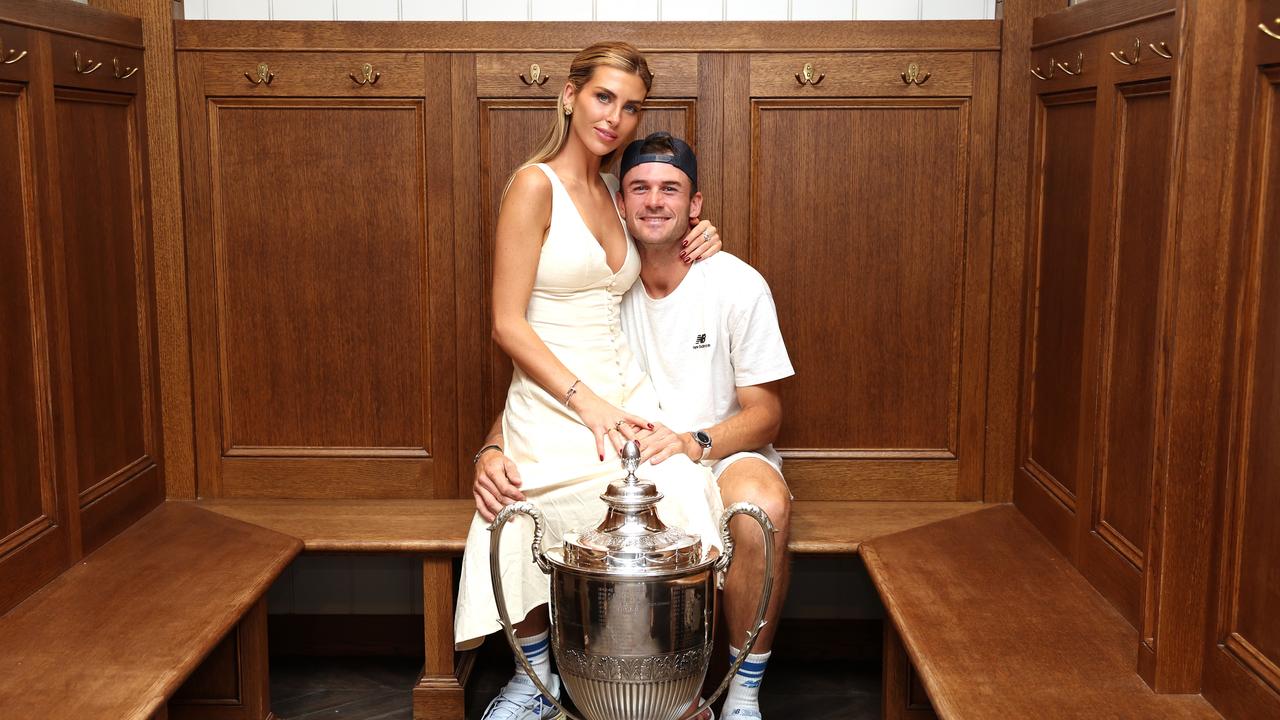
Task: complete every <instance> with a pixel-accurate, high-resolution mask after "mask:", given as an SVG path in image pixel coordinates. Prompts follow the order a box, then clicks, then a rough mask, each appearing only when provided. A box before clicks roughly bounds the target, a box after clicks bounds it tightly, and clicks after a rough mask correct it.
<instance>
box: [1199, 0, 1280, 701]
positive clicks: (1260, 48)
mask: <svg viewBox="0 0 1280 720" xmlns="http://www.w3.org/2000/svg"><path fill="white" fill-rule="evenodd" d="M1271 5H1272V7H1268V3H1256V2H1255V3H1250V7H1249V9H1250V11H1252V12H1251V14H1249V15H1246V17H1249V18H1250V19H1253V18H1261V19H1263V21H1264V24H1265V23H1266V21H1267V20H1269V19H1271V18H1272V17H1274V16H1276V15H1280V11H1277V9H1276V8H1275V7H1274V4H1271ZM1264 12H1265V13H1266V15H1263V13H1264ZM1265 26H1266V27H1269V28H1270V29H1272V30H1273V31H1276V32H1280V22H1275V23H1270V24H1265ZM1253 35H1254V36H1256V37H1251V38H1250V39H1249V40H1248V41H1247V43H1246V69H1247V71H1248V75H1247V77H1249V80H1250V81H1251V82H1250V84H1249V85H1246V88H1245V89H1246V102H1249V105H1246V108H1247V109H1248V112H1249V113H1250V116H1249V118H1248V127H1249V132H1248V135H1246V140H1247V141H1246V143H1245V144H1244V146H1243V147H1245V148H1247V149H1248V150H1249V153H1248V154H1249V155H1250V156H1251V158H1252V160H1251V162H1249V164H1248V165H1247V170H1246V174H1245V175H1244V177H1245V181H1244V182H1243V183H1242V187H1243V188H1247V189H1248V190H1249V191H1250V192H1249V193H1248V197H1247V200H1246V201H1245V207H1246V210H1245V213H1244V222H1243V225H1244V228H1245V232H1244V250H1245V262H1244V272H1243V273H1242V279H1243V291H1244V292H1243V308H1242V310H1243V311H1242V313H1241V322H1240V324H1239V326H1238V327H1239V336H1238V342H1239V358H1240V360H1239V362H1240V369H1239V373H1238V375H1237V380H1236V383H1235V385H1234V387H1233V388H1232V395H1233V398H1234V403H1233V404H1234V418H1233V428H1234V431H1233V438H1232V443H1231V448H1232V452H1231V457H1232V464H1231V467H1230V469H1229V475H1228V483H1227V492H1226V498H1225V503H1224V511H1225V512H1224V518H1223V519H1224V522H1223V527H1222V540H1221V543H1222V554H1221V559H1220V560H1219V572H1218V578H1217V583H1216V586H1217V587H1216V588H1215V606H1216V608H1217V612H1216V617H1215V618H1214V622H1213V626H1212V627H1213V635H1212V638H1211V641H1210V643H1209V648H1208V651H1209V653H1208V654H1209V657H1208V659H1207V663H1206V672H1205V680H1204V693H1205V696H1206V697H1208V698H1209V699H1210V700H1211V701H1212V702H1214V703H1215V704H1216V705H1218V706H1219V707H1220V708H1222V709H1223V714H1224V715H1226V716H1227V717H1229V718H1232V719H1233V720H1234V719H1237V718H1239V719H1243V718H1247V717H1264V716H1273V715H1276V714H1278V713H1280V625H1277V623H1276V622H1275V618H1276V616H1277V613H1280V576H1278V575H1277V573H1276V568H1277V567H1280V528H1278V527H1277V524H1276V522H1275V518H1276V514H1277V513H1278V512H1280V484H1278V483H1277V482H1276V481H1275V479H1276V477H1277V475H1280V446H1277V443H1276V440H1275V438H1276V435H1277V433H1280V310H1278V309H1277V308H1280V241H1278V240H1277V239H1278V238H1280V62H1278V61H1280V40H1275V39H1273V38H1271V37H1269V36H1266V35H1264V34H1262V33H1261V32H1257V33H1253Z"/></svg>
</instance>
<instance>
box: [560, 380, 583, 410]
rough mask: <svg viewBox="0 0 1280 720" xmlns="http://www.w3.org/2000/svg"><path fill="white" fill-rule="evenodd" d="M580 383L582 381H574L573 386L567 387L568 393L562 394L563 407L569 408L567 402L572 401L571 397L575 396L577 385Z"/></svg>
mask: <svg viewBox="0 0 1280 720" xmlns="http://www.w3.org/2000/svg"><path fill="white" fill-rule="evenodd" d="M580 382H582V381H581V380H574V381H573V384H572V385H570V386H569V391H568V392H566V393H565V394H564V406H565V407H569V401H570V400H572V399H573V396H574V395H577V394H578V383H580Z"/></svg>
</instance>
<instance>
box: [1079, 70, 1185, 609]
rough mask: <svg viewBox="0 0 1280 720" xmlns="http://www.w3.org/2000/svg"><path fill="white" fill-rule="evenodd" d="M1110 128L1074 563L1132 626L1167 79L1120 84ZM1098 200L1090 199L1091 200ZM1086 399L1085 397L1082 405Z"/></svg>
mask: <svg viewBox="0 0 1280 720" xmlns="http://www.w3.org/2000/svg"><path fill="white" fill-rule="evenodd" d="M1109 100H1110V104H1109V107H1110V108H1112V115H1113V119H1112V121H1111V123H1110V124H1111V125H1112V126H1113V130H1112V131H1111V132H1109V133H1107V135H1106V137H1104V138H1100V139H1099V140H1100V142H1101V143H1102V145H1103V148H1104V150H1105V152H1107V154H1108V155H1110V156H1112V158H1113V167H1111V168H1107V169H1106V170H1107V175H1108V177H1107V180H1106V181H1105V182H1103V183H1102V187H1101V188H1099V191H1100V192H1102V193H1104V194H1105V196H1106V197H1105V198H1104V199H1103V200H1101V202H1103V204H1104V206H1105V208H1106V211H1105V212H1103V213H1102V215H1103V219H1104V220H1105V221H1106V222H1105V225H1106V229H1105V240H1104V241H1103V242H1102V243H1100V244H1099V247H1098V249H1097V252H1098V255H1100V258H1099V263H1098V264H1099V265H1101V269H1100V270H1099V271H1098V272H1097V275H1098V276H1099V280H1098V281H1097V282H1096V286H1097V287H1096V288H1094V289H1093V291H1092V294H1093V295H1096V296H1098V301H1097V304H1096V306H1095V310H1094V312H1093V314H1094V315H1098V316H1100V317H1101V320H1100V322H1097V323H1095V322H1093V321H1090V322H1089V326H1090V327H1094V326H1100V327H1101V330H1100V332H1101V337H1100V338H1099V340H1100V347H1099V350H1098V351H1097V353H1096V355H1097V356H1098V363H1097V366H1096V371H1095V370H1092V369H1091V370H1090V372H1096V379H1091V380H1089V382H1090V383H1092V384H1093V386H1094V391H1096V393H1097V397H1098V401H1097V406H1098V411H1097V417H1096V418H1093V419H1086V421H1085V422H1084V424H1083V427H1084V428H1085V434H1086V437H1087V438H1088V447H1084V448H1081V456H1082V457H1083V458H1086V459H1088V460H1087V463H1086V465H1087V467H1084V468H1082V470H1083V471H1084V472H1086V473H1088V474H1089V475H1090V477H1088V478H1087V479H1086V488H1088V491H1087V494H1088V497H1089V499H1088V503H1087V507H1088V512H1086V513H1083V514H1082V515H1081V517H1080V523H1079V532H1080V533H1081V537H1082V540H1081V542H1082V545H1081V550H1080V558H1079V565H1080V568H1081V571H1082V572H1084V574H1085V575H1086V577H1088V578H1089V579H1090V580H1091V581H1092V582H1093V583H1094V585H1095V587H1097V588H1098V589H1099V590H1100V591H1101V592H1102V593H1103V595H1105V596H1106V597H1107V598H1108V599H1110V600H1111V601H1112V602H1113V603H1114V604H1115V605H1116V606H1117V607H1118V608H1119V609H1120V610H1121V612H1122V614H1124V615H1125V617H1126V618H1128V619H1129V621H1130V622H1131V623H1133V624H1134V625H1135V626H1136V625H1137V624H1138V623H1139V619H1138V616H1139V612H1140V611H1139V605H1140V595H1141V572H1142V568H1143V567H1144V565H1145V562H1146V556H1147V554H1148V552H1149V550H1150V544H1149V542H1148V539H1149V524H1150V522H1151V516H1152V512H1153V505H1152V486H1153V484H1154V472H1155V454H1156V444H1155V438H1156V432H1157V420H1156V418H1157V408H1158V402H1159V396H1160V390H1161V384H1160V379H1161V377H1162V371H1163V368H1162V364H1161V362H1160V359H1161V348H1162V345H1163V344H1164V342H1165V340H1164V323H1163V321H1164V317H1163V312H1164V308H1165V288H1166V285H1167V284H1166V283H1165V282H1164V271H1165V268H1166V265H1165V262H1164V260H1165V257H1166V255H1167V249H1166V246H1167V243H1166V234H1165V232H1164V224H1165V218H1166V217H1167V214H1166V213H1167V206H1166V197H1167V195H1168V170H1169V150H1170V147H1171V146H1172V137H1171V131H1172V127H1171V126H1172V121H1173V113H1172V107H1171V103H1170V82H1169V80H1168V79H1167V78H1164V79H1159V80H1155V81H1151V82H1141V83H1133V84H1126V85H1119V86H1117V87H1116V88H1115V91H1114V93H1113V94H1112V95H1111V97H1110V98H1109ZM1096 196H1097V195H1096V194H1095V197H1096ZM1088 397H1089V396H1086V400H1087V399H1088Z"/></svg>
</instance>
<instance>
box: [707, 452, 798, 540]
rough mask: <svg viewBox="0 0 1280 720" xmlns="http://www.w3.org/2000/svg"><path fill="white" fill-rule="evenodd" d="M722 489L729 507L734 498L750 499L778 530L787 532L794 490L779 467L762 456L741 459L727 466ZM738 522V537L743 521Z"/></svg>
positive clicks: (725, 502)
mask: <svg viewBox="0 0 1280 720" xmlns="http://www.w3.org/2000/svg"><path fill="white" fill-rule="evenodd" d="M720 490H721V498H722V499H723V500H724V504H725V506H726V507H727V506H729V505H732V504H733V503H735V502H742V501H745V502H749V503H751V504H753V505H755V506H756V507H759V508H760V509H761V510H763V511H764V512H765V514H766V515H768V516H769V520H770V521H771V522H772V523H773V526H774V528H776V529H777V530H778V531H779V532H781V533H786V531H787V529H788V528H789V527H790V523H791V491H790V490H789V489H788V488H787V484H786V482H785V481H784V480H783V479H782V476H781V475H779V474H778V471H777V470H775V469H774V468H773V466H772V465H770V464H768V463H766V462H764V461H763V460H755V459H747V460H739V461H738V462H736V463H734V464H732V465H730V466H729V467H727V468H725V470H724V472H723V473H721V474H720ZM736 525H737V527H736V528H735V533H734V535H735V540H737V539H738V538H737V534H738V533H737V528H740V527H743V523H736ZM750 527H755V523H750ZM756 532H759V531H758V530H757V531H756Z"/></svg>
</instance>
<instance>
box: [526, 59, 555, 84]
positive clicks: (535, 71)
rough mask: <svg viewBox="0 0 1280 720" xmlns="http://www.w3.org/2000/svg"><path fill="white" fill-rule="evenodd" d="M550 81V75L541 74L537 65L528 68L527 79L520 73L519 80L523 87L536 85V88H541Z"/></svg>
mask: <svg viewBox="0 0 1280 720" xmlns="http://www.w3.org/2000/svg"><path fill="white" fill-rule="evenodd" d="M550 79H551V76H550V75H543V74H542V67H541V66H540V65H538V63H533V64H532V65H530V66H529V77H525V76H524V73H520V80H521V82H523V83H524V84H525V85H537V86H538V87H542V86H543V85H546V84H547V81H548V80H550Z"/></svg>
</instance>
